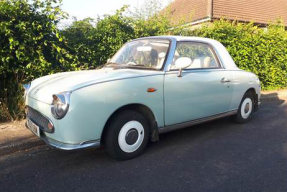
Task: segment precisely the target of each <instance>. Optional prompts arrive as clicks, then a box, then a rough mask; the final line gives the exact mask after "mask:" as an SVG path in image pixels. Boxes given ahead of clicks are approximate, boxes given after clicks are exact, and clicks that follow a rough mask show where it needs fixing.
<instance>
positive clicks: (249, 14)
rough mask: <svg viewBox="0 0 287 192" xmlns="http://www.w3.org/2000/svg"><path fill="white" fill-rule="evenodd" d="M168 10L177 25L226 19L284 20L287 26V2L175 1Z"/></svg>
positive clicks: (256, 0) (263, 21) (260, 0)
mask: <svg viewBox="0 0 287 192" xmlns="http://www.w3.org/2000/svg"><path fill="white" fill-rule="evenodd" d="M168 10H169V11H170V12H171V15H172V21H173V22H175V23H177V22H179V21H180V20H182V19H184V22H186V23H188V22H193V21H198V20H203V19H206V18H210V19H220V18H225V19H230V20H238V21H244V22H250V21H254V22H255V23H258V24H268V23H270V22H274V21H275V20H276V19H278V18H282V19H283V21H284V25H285V26H287V0H174V1H173V2H172V3H171V4H170V5H169V8H168Z"/></svg>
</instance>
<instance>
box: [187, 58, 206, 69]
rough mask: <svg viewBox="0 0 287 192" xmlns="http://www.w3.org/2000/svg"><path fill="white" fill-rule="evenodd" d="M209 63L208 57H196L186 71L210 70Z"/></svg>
mask: <svg viewBox="0 0 287 192" xmlns="http://www.w3.org/2000/svg"><path fill="white" fill-rule="evenodd" d="M210 62H211V58H210V57H197V58H195V59H194V60H193V62H192V64H191V65H190V66H189V67H188V69H197V68H210V67H211V65H210Z"/></svg>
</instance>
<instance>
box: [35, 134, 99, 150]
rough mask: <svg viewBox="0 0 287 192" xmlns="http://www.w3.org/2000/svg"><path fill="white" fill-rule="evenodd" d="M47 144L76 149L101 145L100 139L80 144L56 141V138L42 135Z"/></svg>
mask: <svg viewBox="0 0 287 192" xmlns="http://www.w3.org/2000/svg"><path fill="white" fill-rule="evenodd" d="M40 138H41V139H42V140H43V141H44V142H45V143H46V144H47V145H49V146H52V147H55V148H57V149H62V150H76V149H83V148H89V147H99V146H100V145H101V142H100V140H99V139H98V140H92V141H84V142H81V143H79V144H68V143H62V142H59V141H56V140H54V139H51V138H48V137H46V136H41V137H40Z"/></svg>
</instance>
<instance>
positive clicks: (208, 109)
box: [25, 36, 261, 160]
mask: <svg viewBox="0 0 287 192" xmlns="http://www.w3.org/2000/svg"><path fill="white" fill-rule="evenodd" d="M260 92H261V88H260V82H259V79H258V77H257V76H256V75H255V74H253V73H251V72H247V71H244V70H241V69H239V68H238V67H237V66H236V64H235V63H234V61H233V59H232V58H231V56H230V54H229V53H228V51H227V50H226V48H225V47H224V46H223V45H222V44H221V43H219V42H218V41H216V40H212V39H207V38H199V37H183V36H181V37H179V36H156V37H145V38H139V39H135V40H132V41H130V42H128V43H126V44H125V45H123V47H122V48H121V49H120V50H119V51H118V52H117V53H116V54H115V55H114V56H113V57H112V58H111V59H109V60H108V62H107V63H106V64H105V65H104V67H102V68H101V69H97V70H84V71H74V72H64V73H58V74H53V75H48V76H44V77H41V78H38V79H35V80H34V81H32V82H31V84H30V85H29V87H28V88H27V89H26V96H25V103H26V109H27V110H26V111H27V121H26V126H27V127H28V128H29V129H30V130H31V131H32V132H33V133H35V134H36V135H37V136H38V137H39V138H41V139H42V140H44V141H45V142H46V143H47V144H48V145H50V146H54V147H56V148H59V149H64V150H73V149H81V148H87V147H97V146H100V145H103V146H104V147H105V149H106V151H107V152H108V154H109V155H110V156H111V157H113V158H116V159H119V160H127V159H131V158H134V157H137V156H138V155H140V154H141V153H142V152H143V150H144V149H145V147H146V145H147V143H148V141H149V140H150V141H153V142H154V141H158V140H159V134H161V133H164V132H167V131H172V130H176V129H180V128H184V127H190V126H191V125H195V124H198V123H202V122H206V121H210V120H214V119H218V118H222V117H227V116H232V118H233V119H234V121H235V122H237V123H246V122H248V121H249V120H250V118H251V116H252V114H253V112H254V111H256V110H257V109H258V104H259V101H260Z"/></svg>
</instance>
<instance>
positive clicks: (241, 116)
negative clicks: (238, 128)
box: [233, 92, 255, 124]
mask: <svg viewBox="0 0 287 192" xmlns="http://www.w3.org/2000/svg"><path fill="white" fill-rule="evenodd" d="M250 101H251V102H252V103H251V104H250ZM246 102H248V104H249V105H248V106H249V107H251V109H250V110H249V108H248V107H247V106H246V105H245V104H246ZM254 102H255V98H254V95H253V94H252V92H246V93H245V94H244V96H243V98H242V100H241V103H240V105H239V108H238V110H237V114H236V115H235V116H234V118H233V120H234V122H236V123H239V124H243V123H247V122H248V121H249V120H250V119H251V116H252V114H253V112H254V106H255V105H254ZM243 105H245V106H243ZM245 107H246V108H245ZM246 111H248V112H246ZM249 111H250V113H249ZM247 114H249V115H247Z"/></svg>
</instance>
